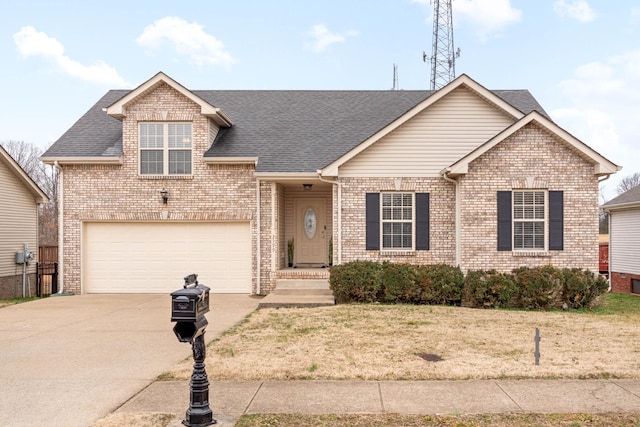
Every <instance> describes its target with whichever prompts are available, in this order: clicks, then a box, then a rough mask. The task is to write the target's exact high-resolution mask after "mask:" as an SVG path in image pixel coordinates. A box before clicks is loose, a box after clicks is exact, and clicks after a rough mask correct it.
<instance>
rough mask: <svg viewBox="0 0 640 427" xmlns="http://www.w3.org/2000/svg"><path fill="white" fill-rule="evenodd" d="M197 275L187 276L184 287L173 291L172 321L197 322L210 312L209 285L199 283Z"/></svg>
mask: <svg viewBox="0 0 640 427" xmlns="http://www.w3.org/2000/svg"><path fill="white" fill-rule="evenodd" d="M194 276H195V277H194ZM197 277H198V276H197V275H195V274H192V275H190V276H187V277H185V285H184V288H183V289H178V290H177V291H174V292H172V293H171V321H172V322H197V321H198V320H200V319H201V318H202V317H204V315H205V314H206V313H208V312H209V287H207V286H205V285H201V284H199V283H198V281H197Z"/></svg>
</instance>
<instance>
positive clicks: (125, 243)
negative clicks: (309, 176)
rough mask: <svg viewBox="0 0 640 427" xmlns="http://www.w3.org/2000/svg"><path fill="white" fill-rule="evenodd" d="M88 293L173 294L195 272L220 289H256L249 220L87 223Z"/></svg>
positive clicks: (85, 271) (85, 264)
mask: <svg viewBox="0 0 640 427" xmlns="http://www.w3.org/2000/svg"><path fill="white" fill-rule="evenodd" d="M83 241H84V245H83V265H82V268H83V292H86V293H170V292H172V291H175V290H176V289H179V288H180V287H182V285H183V284H184V280H183V278H184V276H186V275H188V274H191V273H196V274H198V281H199V282H200V283H202V284H204V285H207V286H208V287H210V288H211V289H212V290H213V292H215V293H251V238H250V233H249V224H248V223H238V222H233V223H200V222H194V223H170V222H162V223H86V224H85V226H84V236H83Z"/></svg>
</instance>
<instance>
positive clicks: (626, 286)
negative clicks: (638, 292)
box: [610, 271, 640, 294]
mask: <svg viewBox="0 0 640 427" xmlns="http://www.w3.org/2000/svg"><path fill="white" fill-rule="evenodd" d="M610 280H611V292H615V293H618V294H633V293H634V292H633V281H634V280H637V281H639V282H640V274H628V273H618V272H615V271H612V272H611V277H610Z"/></svg>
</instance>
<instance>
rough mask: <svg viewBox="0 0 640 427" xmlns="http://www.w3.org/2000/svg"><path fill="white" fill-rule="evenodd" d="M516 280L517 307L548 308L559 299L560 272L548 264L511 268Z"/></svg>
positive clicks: (560, 291) (561, 286)
mask: <svg viewBox="0 0 640 427" xmlns="http://www.w3.org/2000/svg"><path fill="white" fill-rule="evenodd" d="M513 274H514V275H515V277H516V281H517V282H518V292H517V294H516V299H517V304H516V306H517V307H521V308H529V309H536V310H539V309H548V308H551V307H553V306H555V305H557V302H558V301H559V298H560V296H561V295H562V289H563V283H562V280H563V277H562V272H561V271H560V270H558V269H556V268H554V267H552V266H550V265H545V266H544V267H533V268H530V267H520V268H516V269H515V270H513Z"/></svg>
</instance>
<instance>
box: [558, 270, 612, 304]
mask: <svg viewBox="0 0 640 427" xmlns="http://www.w3.org/2000/svg"><path fill="white" fill-rule="evenodd" d="M562 277H563V279H564V280H563V282H564V287H563V290H562V303H563V304H562V306H563V307H564V308H574V309H575V308H588V307H591V306H593V305H594V304H595V303H596V302H597V300H598V297H599V296H600V295H602V294H603V293H605V292H606V291H607V289H608V288H609V285H608V284H607V280H606V279H605V278H604V277H603V276H600V275H596V274H594V273H593V272H592V271H589V270H582V269H580V268H571V269H569V268H565V269H564V270H562Z"/></svg>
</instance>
